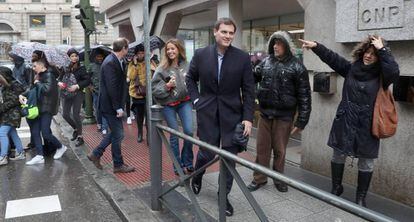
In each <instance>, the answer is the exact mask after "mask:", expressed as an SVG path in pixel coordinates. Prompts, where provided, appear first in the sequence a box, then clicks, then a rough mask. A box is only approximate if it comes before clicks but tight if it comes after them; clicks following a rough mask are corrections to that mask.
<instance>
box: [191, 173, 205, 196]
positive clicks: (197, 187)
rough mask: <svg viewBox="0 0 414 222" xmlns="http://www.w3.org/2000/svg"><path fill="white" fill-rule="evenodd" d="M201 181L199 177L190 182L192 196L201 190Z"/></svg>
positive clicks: (201, 178)
mask: <svg viewBox="0 0 414 222" xmlns="http://www.w3.org/2000/svg"><path fill="white" fill-rule="evenodd" d="M202 181H203V177H200V176H194V177H193V179H192V180H191V183H190V185H191V189H192V190H193V192H194V194H199V193H200V190H201V184H202Z"/></svg>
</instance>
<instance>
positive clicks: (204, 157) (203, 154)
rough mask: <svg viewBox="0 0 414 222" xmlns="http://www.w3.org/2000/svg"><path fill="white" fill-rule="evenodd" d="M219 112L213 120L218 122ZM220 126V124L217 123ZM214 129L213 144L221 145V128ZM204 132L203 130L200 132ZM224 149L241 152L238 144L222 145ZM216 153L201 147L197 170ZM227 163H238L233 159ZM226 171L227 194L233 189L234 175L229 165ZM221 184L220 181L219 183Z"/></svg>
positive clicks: (234, 152)
mask: <svg viewBox="0 0 414 222" xmlns="http://www.w3.org/2000/svg"><path fill="white" fill-rule="evenodd" d="M218 118H219V116H218V113H217V118H216V119H215V120H214V119H213V120H211V121H217V123H218ZM217 125H218V126H219V124H217ZM212 131H213V132H214V133H215V134H214V135H213V136H214V138H215V141H216V142H215V143H214V144H211V145H213V146H217V147H219V146H220V141H221V135H220V128H218V129H212ZM200 133H202V132H200ZM222 149H223V150H226V151H228V152H230V153H233V154H234V155H237V153H238V152H239V148H238V147H237V146H230V147H222ZM215 156H216V155H215V154H214V153H213V152H210V151H208V150H205V149H203V148H200V150H199V151H198V153H197V160H196V164H195V170H198V169H200V168H201V167H203V166H204V165H206V164H207V163H208V162H210V161H211V160H213V159H214V157H215ZM227 163H229V165H231V166H232V167H235V166H236V163H235V162H234V161H231V160H227ZM205 172H206V171H205V170H204V171H202V172H201V173H200V174H199V175H198V176H199V177H202V176H203V175H204V173H205ZM224 172H225V174H226V175H225V178H226V192H227V194H229V193H230V191H231V187H232V186H233V175H232V174H231V173H230V171H229V170H228V169H227V167H225V168H224ZM219 178H220V177H219ZM219 184H220V183H219Z"/></svg>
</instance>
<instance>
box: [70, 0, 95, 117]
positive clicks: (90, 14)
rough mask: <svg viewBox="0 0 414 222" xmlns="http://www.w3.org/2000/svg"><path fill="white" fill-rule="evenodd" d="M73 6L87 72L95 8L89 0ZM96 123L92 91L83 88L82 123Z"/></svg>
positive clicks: (93, 29)
mask: <svg viewBox="0 0 414 222" xmlns="http://www.w3.org/2000/svg"><path fill="white" fill-rule="evenodd" d="M75 8H78V9H79V11H80V15H77V16H75V18H76V19H79V20H80V23H81V25H82V27H83V30H84V32H85V56H84V59H85V60H84V65H85V67H86V70H87V72H88V73H89V72H90V62H89V56H88V55H89V53H90V51H91V45H90V44H91V42H90V35H91V34H92V33H93V32H95V31H96V28H95V10H94V7H93V6H91V4H90V2H89V0H80V1H79V4H76V5H75ZM94 123H96V120H95V117H94V116H93V112H92V93H91V91H90V89H89V88H88V87H87V88H85V119H84V120H83V124H94Z"/></svg>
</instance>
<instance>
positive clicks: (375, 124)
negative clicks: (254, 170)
mask: <svg viewBox="0 0 414 222" xmlns="http://www.w3.org/2000/svg"><path fill="white" fill-rule="evenodd" d="M397 123H398V116H397V110H396V109H395V101H394V97H393V95H392V93H391V91H390V90H389V89H385V90H384V88H383V87H382V79H381V81H380V88H379V90H378V93H377V98H376V100H375V107H374V114H373V118H372V135H373V136H375V137H376V138H378V139H384V138H388V137H391V136H393V135H394V134H395V133H396V132H397Z"/></svg>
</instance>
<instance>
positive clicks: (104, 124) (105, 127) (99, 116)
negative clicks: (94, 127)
mask: <svg viewBox="0 0 414 222" xmlns="http://www.w3.org/2000/svg"><path fill="white" fill-rule="evenodd" d="M92 97H93V109H94V110H95V117H96V122H98V124H100V125H101V126H102V128H101V129H102V130H108V121H107V120H106V119H105V118H104V117H103V116H102V112H101V111H100V110H98V106H99V101H98V97H99V93H97V92H94V93H92Z"/></svg>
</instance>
